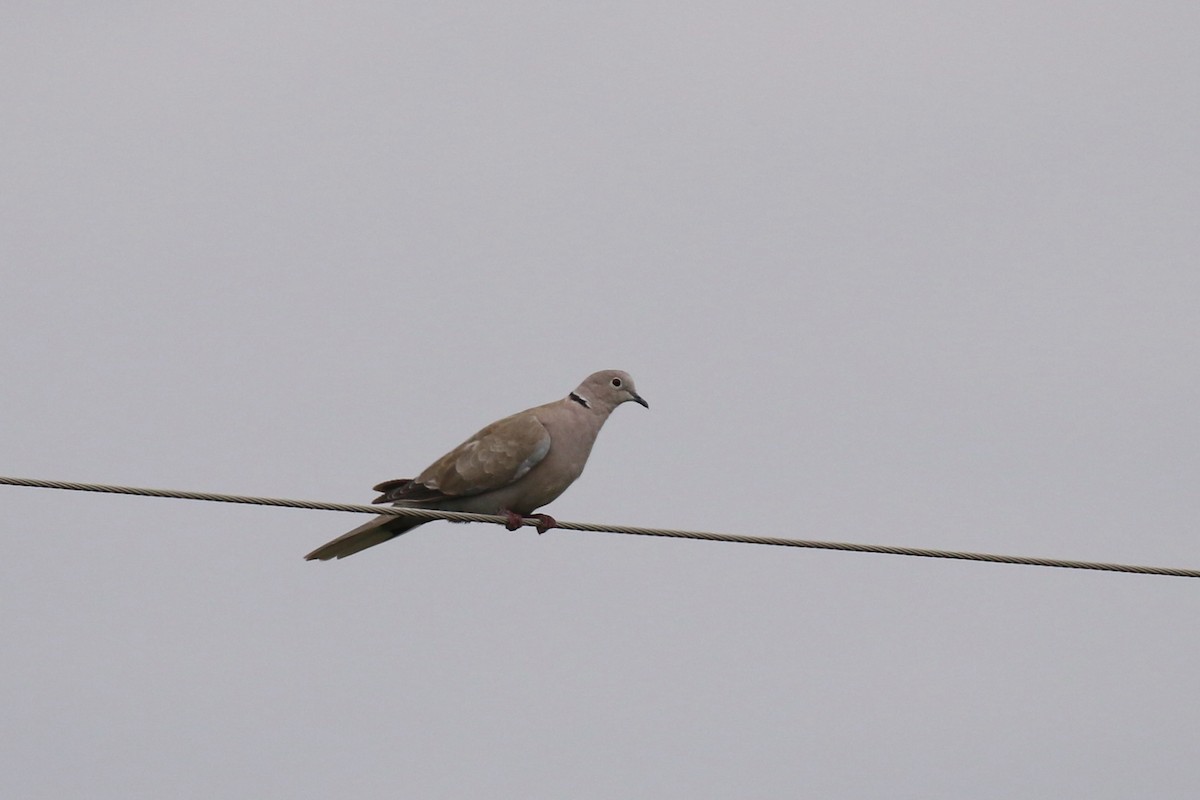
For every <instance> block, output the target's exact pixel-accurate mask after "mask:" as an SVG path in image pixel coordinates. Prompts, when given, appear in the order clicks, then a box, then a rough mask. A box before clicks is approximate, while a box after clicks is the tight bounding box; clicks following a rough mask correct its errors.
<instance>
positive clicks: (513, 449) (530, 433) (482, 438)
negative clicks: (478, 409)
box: [377, 411, 550, 504]
mask: <svg viewBox="0 0 1200 800" xmlns="http://www.w3.org/2000/svg"><path fill="white" fill-rule="evenodd" d="M548 452H550V433H549V432H548V431H547V430H546V428H545V427H544V426H543V425H542V423H541V421H539V420H538V418H537V416H536V415H535V414H534V413H532V411H522V412H521V413H519V414H514V415H512V416H511V417H505V418H504V419H502V420H500V421H499V422H493V423H492V424H491V425H488V426H487V427H486V428H484V429H483V430H481V431H480V432H479V433H477V434H475V435H474V436H472V437H471V438H470V439H468V440H467V441H465V442H463V443H462V444H460V445H459V446H458V447H456V448H454V449H453V450H451V451H450V452H449V453H447V454H446V455H444V456H442V457H441V458H439V459H438V460H437V461H435V462H434V463H433V464H432V465H430V467H429V468H428V469H426V470H425V471H424V472H422V473H421V474H420V475H418V476H417V477H416V478H415V479H413V480H412V481H411V482H408V483H406V484H401V483H399V482H392V481H389V482H387V483H385V484H380V486H379V487H377V488H379V489H380V490H381V491H384V492H385V495H384V496H385V497H389V496H390V499H391V501H392V502H396V501H400V502H410V503H421V504H424V503H432V502H436V501H437V500H442V499H446V498H449V497H470V496H472V495H477V494H483V493H484V492H491V491H495V490H496V489H502V488H504V487H505V486H508V485H510V484H512V483H515V482H516V481H518V480H520V479H521V478H522V477H523V476H524V475H525V474H526V473H527V472H529V470H531V469H533V468H534V467H535V466H536V465H537V464H538V462H540V461H541V460H542V459H543V458H545V457H546V453H548ZM389 490H390V491H389Z"/></svg>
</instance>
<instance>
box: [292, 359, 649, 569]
mask: <svg viewBox="0 0 1200 800" xmlns="http://www.w3.org/2000/svg"><path fill="white" fill-rule="evenodd" d="M629 401H633V402H635V403H640V404H641V405H643V406H645V407H646V408H649V407H650V405H649V404H648V403H647V402H646V401H645V400H643V399H642V398H641V396H639V395H638V393H637V390H636V389H635V388H634V386H633V379H632V378H630V377H629V375H628V374H626V373H624V372H621V371H620V370H605V371H603V372H597V373H594V374H592V375H589V376H588V377H587V378H586V379H585V380H584V381H583V383H581V384H579V386H578V388H576V389H575V391H573V392H571V393H570V394H569V395H567V396H566V397H564V398H563V399H562V400H555V401H554V402H553V403H547V404H545V405H542V406H537V407H536V408H530V409H527V410H525V411H522V412H520V413H518V414H513V415H512V416H511V417H505V418H504V419H502V420H499V421H498V422H493V423H492V424H491V425H488V426H487V427H486V428H484V429H483V430H481V431H479V432H478V433H476V434H475V435H474V436H472V437H471V438H470V439H468V440H467V441H465V442H463V443H462V444H460V445H459V446H458V447H456V448H454V449H453V450H451V451H450V452H449V453H447V454H446V455H444V456H442V457H441V458H439V459H438V460H437V461H435V462H434V463H433V464H431V465H430V466H429V468H428V469H426V470H425V471H424V472H422V473H421V474H420V475H418V476H417V477H416V478H415V479H413V480H394V481H386V482H384V483H381V484H379V485H378V486H376V487H375V490H376V491H379V492H383V494H382V495H380V496H379V497H378V498H376V499H375V502H376V503H388V502H390V503H392V504H393V505H397V506H407V507H412V508H436V509H441V510H443V511H466V512H470V513H474V514H501V515H506V516H509V518H510V519H515V516H514V515H516V516H521V517H528V516H529V515H531V514H532V513H533V512H534V511H535V510H537V509H538V508H541V507H542V506H544V505H546V504H547V503H550V502H552V501H553V500H554V499H555V498H557V497H558V496H559V495H560V494H562V493H563V492H564V491H566V489H567V487H568V486H570V485H571V484H572V483H573V482H574V481H575V479H576V478H578V477H579V476H580V474H581V473H582V472H583V467H584V465H585V464H586V463H587V459H588V455H589V454H590V453H591V452H592V445H593V444H594V443H595V441H596V435H597V434H599V433H600V428H601V427H602V426H603V425H604V422H605V420H607V419H608V415H609V414H611V413H612V411H613V409H615V408H616V407H617V406H619V405H621V404H622V403H626V402H629ZM429 521H430V520H419V519H412V518H411V517H396V516H391V515H382V516H379V517H376V518H375V519H373V520H371V521H370V522H367V523H365V524H363V525H360V526H359V527H357V528H355V529H354V530H352V531H350V532H348V533H344V534H342V535H341V536H339V537H338V538H336V539H334V540H333V541H331V542H328V543H326V544H323V545H321V546H320V547H318V548H317V549H316V550H314V551H312V552H311V553H309V554H308V555H307V556H305V558H306V559H307V560H309V561H313V560H318V561H328V560H329V559H331V558H345V557H346V556H350V555H354V554H355V553H357V552H359V551H360V550H365V549H367V548H368V547H373V546H374V545H377V544H381V543H382V542H386V541H387V540H388V539H392V538H395V537H397V536H399V535H400V534H402V533H406V532H408V531H410V530H412V529H413V528H415V527H417V526H418V525H424V524H425V523H426V522H429ZM544 521H545V522H546V524H547V525H549V526H550V527H553V519H552V518H550V517H545V518H544ZM542 529H543V528H542V527H541V526H539V531H540V530H542Z"/></svg>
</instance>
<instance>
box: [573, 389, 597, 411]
mask: <svg viewBox="0 0 1200 800" xmlns="http://www.w3.org/2000/svg"><path fill="white" fill-rule="evenodd" d="M568 397H570V398H571V399H572V400H574V401H575V402H576V403H579V405H581V406H583V407H584V408H591V407H592V404H591V403H589V402H588V401H587V398H585V397H582V396H580V395H577V394H575V393H574V392H571V394H570V395H568Z"/></svg>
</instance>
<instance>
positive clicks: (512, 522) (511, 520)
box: [504, 511, 558, 533]
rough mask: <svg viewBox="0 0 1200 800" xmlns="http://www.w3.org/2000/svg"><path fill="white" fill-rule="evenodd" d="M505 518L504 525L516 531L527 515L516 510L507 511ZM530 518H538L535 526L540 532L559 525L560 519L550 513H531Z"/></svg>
mask: <svg viewBox="0 0 1200 800" xmlns="http://www.w3.org/2000/svg"><path fill="white" fill-rule="evenodd" d="M504 518H505V520H506V522H505V523H504V527H506V528H508V529H509V530H510V531H515V530H516V529H517V528H519V527H521V526H522V525H524V524H525V517H523V516H521V515H520V514H518V513H517V512H515V511H505V512H504ZM529 519H536V520H537V525H536V526H535V527H537V532H538V533H545V532H546V531H548V530H550V529H551V528H557V527H558V520H556V519H555V518H554V517H552V516H550V515H549V514H530V515H529Z"/></svg>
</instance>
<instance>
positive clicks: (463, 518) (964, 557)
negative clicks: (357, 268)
mask: <svg viewBox="0 0 1200 800" xmlns="http://www.w3.org/2000/svg"><path fill="white" fill-rule="evenodd" d="M0 484H7V485H9V486H30V487H34V488H39V489H65V490H67V491H73V492H106V493H109V494H132V495H139V496H142V497H170V498H175V499H179V500H205V501H208V502H215V503H242V504H246V505H256V506H278V507H283V508H305V509H311V510H316V511H349V512H353V513H362V514H393V515H396V516H401V517H406V516H407V517H417V518H420V519H445V520H450V521H452V522H493V523H497V524H501V525H503V524H504V523H505V522H507V519H506V518H505V517H501V516H493V515H491V514H465V513H461V512H457V511H434V510H430V509H423V508H398V507H396V506H376V505H364V504H358V503H320V502H315V501H311V500H284V499H281V498H278V497H248V496H245V495H235V494H217V493H215V492H183V491H177V490H174V489H145V488H140V487H136V486H108V485H104V484H98V483H73V482H69V481H43V480H37V479H34V478H6V477H0ZM536 522H537V520H529V521H528V524H530V525H533V524H536ZM557 527H558V528H561V529H563V530H569V531H588V532H591V533H623V534H629V535H632V536H662V537H667V538H673V539H704V540H707V541H711V542H740V543H743V544H767V545H775V546H777V547H807V548H810V549H814V550H844V551H848V552H851V553H881V554H885V555H894V556H917V557H919V558H952V559H957V560H960V561H987V562H990V563H993V564H1023V565H1025V566H1031V567H1058V568H1061V569H1090V570H1100V571H1103V572H1131V573H1136V574H1139V575H1170V576H1174V577H1177V578H1200V569H1179V568H1175V567H1143V566H1137V565H1133V564H1107V563H1103V562H1097V561H1071V560H1065V559H1059V558H1031V557H1028V556H1003V555H995V554H992V553H967V552H958V551H954V550H931V549H927V548H923V547H891V546H889V545H877V544H854V543H850V542H821V541H811V540H806V539H783V538H778V537H775V536H747V535H743V534H735V533H709V532H707V531H682V530H669V529H663V528H639V527H632V526H628V525H594V524H591V523H586V522H559V523H558V526H557Z"/></svg>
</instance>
